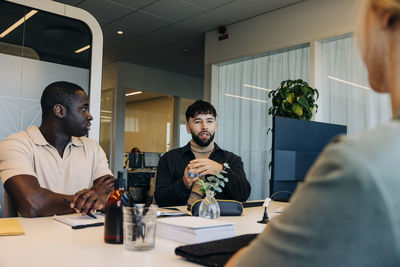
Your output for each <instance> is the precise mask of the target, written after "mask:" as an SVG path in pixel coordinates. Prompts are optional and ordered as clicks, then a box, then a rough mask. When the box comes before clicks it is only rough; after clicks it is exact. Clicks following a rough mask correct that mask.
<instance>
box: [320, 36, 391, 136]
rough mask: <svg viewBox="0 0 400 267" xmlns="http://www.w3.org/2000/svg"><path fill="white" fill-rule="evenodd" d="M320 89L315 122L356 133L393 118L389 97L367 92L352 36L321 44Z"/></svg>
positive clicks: (365, 80) (368, 90)
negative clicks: (338, 126)
mask: <svg viewBox="0 0 400 267" xmlns="http://www.w3.org/2000/svg"><path fill="white" fill-rule="evenodd" d="M321 54H322V58H321V59H322V61H321V63H322V65H321V66H322V70H321V74H322V79H321V80H322V87H321V88H318V89H320V90H319V91H320V99H319V101H318V104H319V106H320V109H319V112H318V113H317V114H316V120H317V121H324V122H329V123H337V124H342V125H347V133H348V134H351V133H356V132H361V131H365V130H367V129H370V128H373V127H375V126H376V125H378V124H381V123H384V122H387V121H388V120H390V118H391V117H392V111H391V104H390V98H389V95H387V94H378V93H375V92H374V91H372V89H370V86H369V84H368V74H367V70H366V68H365V66H364V63H363V62H362V60H361V57H360V55H359V52H358V48H357V44H356V41H355V38H354V37H353V36H344V37H340V38H336V39H333V40H332V39H330V40H326V41H322V43H321Z"/></svg>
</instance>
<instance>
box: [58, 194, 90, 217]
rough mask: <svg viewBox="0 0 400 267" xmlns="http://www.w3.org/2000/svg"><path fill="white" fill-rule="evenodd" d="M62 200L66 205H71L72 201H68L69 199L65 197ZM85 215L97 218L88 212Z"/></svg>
mask: <svg viewBox="0 0 400 267" xmlns="http://www.w3.org/2000/svg"><path fill="white" fill-rule="evenodd" d="M62 201H64V203H65V204H67V205H71V203H72V202H71V201H69V200H68V199H66V198H63V199H62ZM86 215H87V216H89V217H90V218H93V219H97V218H96V216H94V215H93V214H91V213H90V212H88V213H86Z"/></svg>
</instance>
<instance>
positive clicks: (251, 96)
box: [212, 45, 310, 199]
mask: <svg viewBox="0 0 400 267" xmlns="http://www.w3.org/2000/svg"><path fill="white" fill-rule="evenodd" d="M218 77H219V81H218V88H216V87H213V88H212V90H213V92H212V95H216V96H217V97H216V98H215V99H213V104H214V105H215V106H216V108H217V113H218V117H217V121H218V131H217V134H216V141H217V143H218V145H220V146H221V147H222V148H223V149H226V150H228V151H231V152H233V153H235V154H237V155H239V156H240V157H241V158H242V160H243V163H244V170H245V172H246V175H247V179H248V180H249V182H250V184H251V187H252V190H251V196H250V199H263V198H265V197H267V196H268V195H269V179H270V171H269V168H268V164H269V162H270V160H271V157H270V149H271V139H272V136H271V134H269V135H267V130H268V128H270V127H271V126H272V116H270V115H268V114H267V110H268V108H269V107H270V100H269V99H268V96H267V94H268V91H266V90H265V89H276V88H278V87H279V86H280V83H281V81H284V80H287V79H303V80H305V81H309V79H310V49H309V47H308V45H303V46H299V47H295V48H291V49H286V50H280V51H275V52H272V53H269V54H267V55H264V56H260V57H253V58H246V59H243V60H240V61H238V60H237V61H235V62H230V63H229V62H228V63H224V64H221V65H219V70H218ZM255 87H258V88H255ZM215 90H216V91H217V92H216V91H215ZM239 97H242V98H239ZM243 97H244V98H243ZM245 98H246V99H245Z"/></svg>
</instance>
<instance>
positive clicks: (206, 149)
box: [190, 139, 214, 158]
mask: <svg viewBox="0 0 400 267" xmlns="http://www.w3.org/2000/svg"><path fill="white" fill-rule="evenodd" d="M190 149H191V150H192V152H193V153H194V154H195V156H196V158H198V155H199V154H206V155H207V158H208V156H209V155H210V154H211V152H212V151H213V150H214V141H212V142H211V143H210V144H209V145H208V146H200V145H198V144H197V143H196V142H195V141H194V140H193V139H192V140H190Z"/></svg>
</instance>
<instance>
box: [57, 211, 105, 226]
mask: <svg viewBox="0 0 400 267" xmlns="http://www.w3.org/2000/svg"><path fill="white" fill-rule="evenodd" d="M95 216H96V218H97V219H93V218H90V217H89V216H87V215H85V216H83V215H80V214H74V215H63V216H57V215H54V216H53V219H54V220H56V221H59V222H62V223H65V224H68V225H70V226H73V227H76V226H82V225H93V224H94V225H98V224H100V223H104V216H103V215H98V214H96V215H95Z"/></svg>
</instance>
